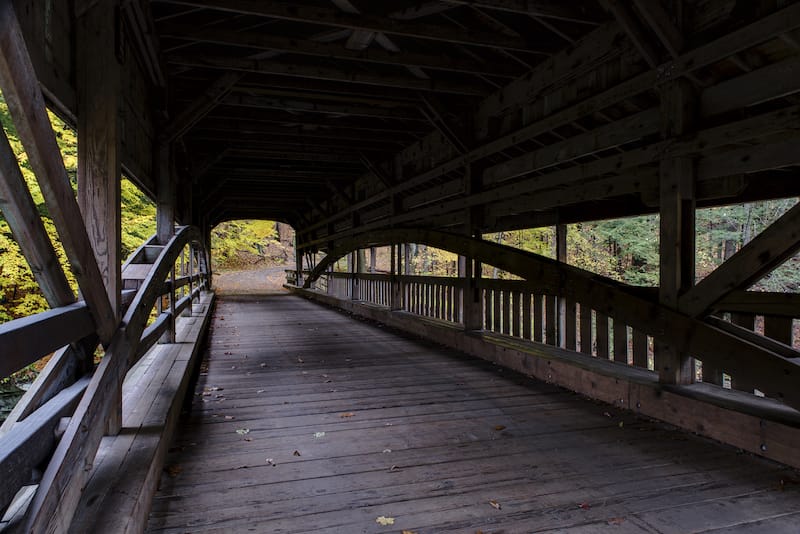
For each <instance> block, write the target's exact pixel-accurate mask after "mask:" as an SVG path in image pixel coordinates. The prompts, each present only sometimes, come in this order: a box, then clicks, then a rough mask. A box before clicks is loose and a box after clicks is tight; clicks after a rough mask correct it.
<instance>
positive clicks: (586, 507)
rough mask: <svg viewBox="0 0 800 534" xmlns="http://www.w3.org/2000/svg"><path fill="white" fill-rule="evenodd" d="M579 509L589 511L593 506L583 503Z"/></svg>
mask: <svg viewBox="0 0 800 534" xmlns="http://www.w3.org/2000/svg"><path fill="white" fill-rule="evenodd" d="M578 508H580V509H581V510H588V509H589V508H591V506H589V503H588V502H582V503H580V504H579V505H578Z"/></svg>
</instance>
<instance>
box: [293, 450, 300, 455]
mask: <svg viewBox="0 0 800 534" xmlns="http://www.w3.org/2000/svg"><path fill="white" fill-rule="evenodd" d="M292 456H300V451H294V452H293V453H292Z"/></svg>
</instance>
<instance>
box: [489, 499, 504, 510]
mask: <svg viewBox="0 0 800 534" xmlns="http://www.w3.org/2000/svg"><path fill="white" fill-rule="evenodd" d="M489 505H490V506H491V507H492V508H494V509H496V510H500V509H502V508H503V507H502V506H501V505H500V503H499V502H497V501H495V500H494V499H492V500H491V501H489Z"/></svg>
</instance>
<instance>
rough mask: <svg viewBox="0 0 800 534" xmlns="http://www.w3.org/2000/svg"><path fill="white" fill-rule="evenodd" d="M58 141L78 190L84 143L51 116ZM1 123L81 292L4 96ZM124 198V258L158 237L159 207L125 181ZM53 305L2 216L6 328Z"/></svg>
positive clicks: (0, 317) (0, 292) (1, 290)
mask: <svg viewBox="0 0 800 534" xmlns="http://www.w3.org/2000/svg"><path fill="white" fill-rule="evenodd" d="M49 116H50V121H51V123H52V125H53V131H54V132H55V136H56V142H57V143H58V146H59V148H60V149H61V154H62V157H63V159H64V166H65V167H66V170H67V175H68V176H69V180H70V183H71V185H72V188H73V190H77V167H78V142H77V137H76V135H75V132H74V131H73V130H71V129H70V128H69V127H68V126H67V124H66V123H64V122H63V121H62V120H61V119H59V118H58V117H56V116H55V115H53V114H52V113H50V115H49ZM0 123H2V126H3V129H4V130H5V132H6V135H7V136H8V139H9V143H10V145H11V148H12V150H13V151H14V153H15V154H16V155H17V160H18V161H19V165H20V169H21V171H22V175H23V177H24V178H25V182H26V184H27V186H28V190H29V191H30V193H31V197H32V198H33V201H34V203H35V204H36V207H37V210H38V212H39V214H40V216H41V219H42V223H43V224H44V228H45V230H46V231H47V234H48V236H50V240H51V241H52V243H53V247H54V249H55V251H56V254H57V256H58V259H59V262H60V263H61V266H62V269H63V270H64V273H65V274H66V276H67V280H68V281H69V283H70V285H71V286H72V288H73V291H76V292H77V284H76V282H75V277H74V276H73V274H72V271H71V269H70V267H69V262H68V260H67V257H66V253H65V252H64V248H63V247H62V245H61V241H60V239H59V237H58V232H57V231H56V228H55V224H54V223H53V220H52V219H51V218H50V213H49V211H48V210H47V206H46V205H45V202H44V198H43V197H42V193H41V190H40V189H39V184H38V183H37V182H36V177H35V175H34V174H33V171H32V169H31V167H30V162H29V161H28V157H27V155H26V154H25V151H24V149H23V147H22V143H21V142H20V140H19V137H18V136H17V132H16V130H15V128H14V124H13V122H12V120H11V116H10V114H9V112H8V107H7V106H6V103H5V101H4V100H3V98H2V95H1V94H0ZM121 190H122V191H121V197H122V256H123V258H124V257H127V255H128V254H130V253H131V252H132V251H133V250H134V249H136V248H137V247H138V246H139V245H141V244H142V243H143V242H144V240H145V239H147V238H148V237H149V236H150V235H152V234H153V233H154V232H155V205H154V203H153V202H152V201H151V200H150V199H148V198H147V196H146V195H145V194H144V193H142V192H141V191H140V190H139V189H138V188H136V186H135V185H133V183H131V182H130V181H128V180H126V179H123V180H122V183H121ZM47 308H48V306H47V302H46V301H45V299H44V297H43V296H42V294H41V291H39V287H38V285H37V283H36V280H35V278H34V277H33V273H32V272H31V269H30V267H29V266H28V264H27V262H26V261H25V258H24V257H23V255H22V252H21V251H20V248H19V246H18V244H17V241H16V239H15V238H14V236H13V235H12V233H11V229H10V228H9V226H8V223H7V222H6V220H5V218H4V217H3V214H2V213H0V323H3V322H6V321H10V320H12V319H16V318H19V317H25V316H27V315H32V314H34V313H39V312H42V311H45V310H47Z"/></svg>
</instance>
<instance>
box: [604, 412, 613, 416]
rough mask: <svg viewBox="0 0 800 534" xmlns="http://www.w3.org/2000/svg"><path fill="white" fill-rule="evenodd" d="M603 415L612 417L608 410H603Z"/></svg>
mask: <svg viewBox="0 0 800 534" xmlns="http://www.w3.org/2000/svg"><path fill="white" fill-rule="evenodd" d="M603 415H605V416H606V417H611V414H610V413H608V412H603Z"/></svg>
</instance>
